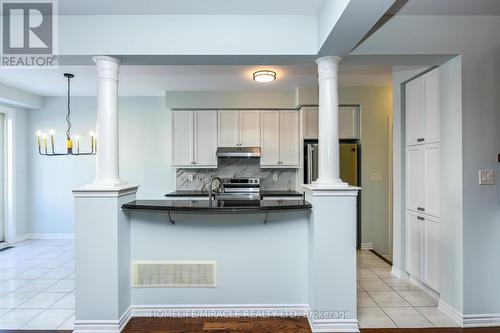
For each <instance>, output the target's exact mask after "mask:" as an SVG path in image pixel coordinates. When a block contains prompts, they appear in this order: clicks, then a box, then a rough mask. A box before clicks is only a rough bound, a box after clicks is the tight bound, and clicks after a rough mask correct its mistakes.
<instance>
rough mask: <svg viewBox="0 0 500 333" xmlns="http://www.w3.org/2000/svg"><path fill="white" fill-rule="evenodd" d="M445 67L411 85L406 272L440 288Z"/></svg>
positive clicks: (408, 91)
mask: <svg viewBox="0 0 500 333" xmlns="http://www.w3.org/2000/svg"><path fill="white" fill-rule="evenodd" d="M439 112H440V107H439V69H437V68H436V69H434V70H432V71H430V72H427V73H426V74H424V75H422V76H420V77H418V78H416V79H414V80H412V81H410V82H408V83H407V84H406V271H407V273H408V274H409V275H410V276H411V277H413V278H415V279H417V280H419V281H421V282H422V283H424V284H425V285H427V286H428V287H430V288H431V289H433V290H435V291H436V292H439V257H440V250H439V242H440V236H439V232H440V227H439V222H440V202H439V200H440V199H439V198H440V133H439Z"/></svg>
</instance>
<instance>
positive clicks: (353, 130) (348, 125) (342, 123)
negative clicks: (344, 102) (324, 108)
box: [339, 106, 358, 139]
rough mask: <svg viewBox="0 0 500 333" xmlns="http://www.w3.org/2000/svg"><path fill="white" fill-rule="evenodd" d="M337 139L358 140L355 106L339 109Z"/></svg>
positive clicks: (356, 109)
mask: <svg viewBox="0 0 500 333" xmlns="http://www.w3.org/2000/svg"><path fill="white" fill-rule="evenodd" d="M339 138H340V139H357V138H358V108H357V107H355V106H341V107H339Z"/></svg>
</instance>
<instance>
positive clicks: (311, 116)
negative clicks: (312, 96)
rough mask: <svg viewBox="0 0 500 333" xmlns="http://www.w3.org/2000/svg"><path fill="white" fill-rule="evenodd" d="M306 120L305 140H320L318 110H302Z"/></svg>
mask: <svg viewBox="0 0 500 333" xmlns="http://www.w3.org/2000/svg"><path fill="white" fill-rule="evenodd" d="M302 110H303V111H302V112H303V117H304V118H303V119H304V139H306V140H308V139H318V118H319V112H318V108H310V107H306V108H303V109H302Z"/></svg>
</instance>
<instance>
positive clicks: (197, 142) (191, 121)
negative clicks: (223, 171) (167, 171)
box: [171, 110, 217, 168]
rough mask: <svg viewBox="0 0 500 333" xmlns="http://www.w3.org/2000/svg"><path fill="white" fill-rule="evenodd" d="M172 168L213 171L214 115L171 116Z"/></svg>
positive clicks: (186, 113)
mask: <svg viewBox="0 0 500 333" xmlns="http://www.w3.org/2000/svg"><path fill="white" fill-rule="evenodd" d="M171 133H172V166H174V167H179V168H193V167H195V168H216V167H217V157H216V150H217V112H216V111H210V110H200V111H173V112H172V131H171Z"/></svg>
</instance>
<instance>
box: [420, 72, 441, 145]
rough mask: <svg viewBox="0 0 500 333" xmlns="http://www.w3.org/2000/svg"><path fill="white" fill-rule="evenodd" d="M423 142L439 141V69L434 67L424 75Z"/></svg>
mask: <svg viewBox="0 0 500 333" xmlns="http://www.w3.org/2000/svg"><path fill="white" fill-rule="evenodd" d="M423 80H424V123H425V125H424V128H425V135H424V142H425V143H435V142H439V140H440V135H439V132H440V131H439V118H440V117H439V70H437V69H435V70H433V71H432V72H430V73H427V74H426V75H425V76H424V77H423Z"/></svg>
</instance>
